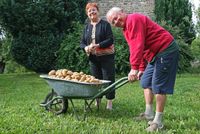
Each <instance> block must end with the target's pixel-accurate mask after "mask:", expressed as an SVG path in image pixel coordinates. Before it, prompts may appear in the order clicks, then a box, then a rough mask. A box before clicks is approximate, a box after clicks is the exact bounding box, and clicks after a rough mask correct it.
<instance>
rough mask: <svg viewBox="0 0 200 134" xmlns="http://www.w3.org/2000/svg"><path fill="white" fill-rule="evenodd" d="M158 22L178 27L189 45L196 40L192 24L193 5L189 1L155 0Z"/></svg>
mask: <svg viewBox="0 0 200 134" xmlns="http://www.w3.org/2000/svg"><path fill="white" fill-rule="evenodd" d="M155 16H156V21H158V22H161V21H163V20H164V21H166V22H167V25H171V26H172V27H175V26H177V27H178V28H179V29H180V33H179V34H180V35H181V38H182V39H184V41H185V42H186V43H188V44H191V42H192V40H194V39H195V31H194V24H193V22H192V4H191V3H190V2H189V0H155Z"/></svg>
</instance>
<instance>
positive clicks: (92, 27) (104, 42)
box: [80, 3, 115, 110]
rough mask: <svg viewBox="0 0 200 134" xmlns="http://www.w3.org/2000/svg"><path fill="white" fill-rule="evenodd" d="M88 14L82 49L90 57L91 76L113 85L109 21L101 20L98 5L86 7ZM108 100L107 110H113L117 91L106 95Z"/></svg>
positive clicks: (113, 62)
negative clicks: (113, 101)
mask: <svg viewBox="0 0 200 134" xmlns="http://www.w3.org/2000/svg"><path fill="white" fill-rule="evenodd" d="M86 14H87V16H88V19H89V22H88V23H87V24H86V26H85V28H84V31H83V36H82V39H81V43H80V47H81V48H82V49H83V50H84V51H85V52H86V54H87V55H88V59H89V64H90V71H91V74H92V75H93V76H95V77H96V78H98V79H104V80H110V81H111V84H112V83H113V82H114V81H115V61H114V45H113V34H112V29H111V26H110V24H109V23H108V22H107V21H105V20H102V19H100V17H99V7H98V6H97V4H96V3H88V4H87V5H86ZM106 98H107V100H108V101H107V107H106V108H107V109H109V110H112V100H113V99H114V98H115V89H113V90H112V91H111V92H109V93H108V94H106ZM97 100H99V101H100V99H97ZM97 105H99V102H98V101H97Z"/></svg>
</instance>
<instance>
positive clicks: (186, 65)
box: [160, 21, 194, 73]
mask: <svg viewBox="0 0 200 134" xmlns="http://www.w3.org/2000/svg"><path fill="white" fill-rule="evenodd" d="M160 25H161V26H163V27H164V28H165V29H166V30H168V31H169V32H170V33H171V34H172V35H173V36H174V38H175V40H176V41H177V43H178V45H179V48H180V49H179V52H180V59H179V64H178V72H179V73H183V72H188V71H189V70H190V68H191V64H190V63H191V61H192V60H193V59H194V57H193V55H192V52H191V49H190V46H189V45H188V44H187V43H185V42H184V40H183V39H182V35H181V34H182V32H181V30H180V28H179V27H177V26H174V27H173V26H171V25H168V24H167V23H166V21H161V22H160Z"/></svg>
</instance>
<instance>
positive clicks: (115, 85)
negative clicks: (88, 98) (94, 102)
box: [93, 77, 129, 98]
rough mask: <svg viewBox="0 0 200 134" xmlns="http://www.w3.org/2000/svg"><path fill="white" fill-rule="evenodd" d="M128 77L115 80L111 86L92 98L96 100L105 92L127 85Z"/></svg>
mask: <svg viewBox="0 0 200 134" xmlns="http://www.w3.org/2000/svg"><path fill="white" fill-rule="evenodd" d="M128 82H129V81H128V77H123V78H121V79H119V80H117V81H116V82H114V83H113V84H111V85H109V86H108V87H106V88H105V89H104V90H102V91H101V92H99V93H98V94H97V95H95V96H94V97H93V98H98V97H100V96H102V95H103V94H104V93H106V92H107V91H109V90H110V89H111V90H110V91H112V89H113V90H116V89H118V88H120V87H121V86H123V85H124V84H126V83H128Z"/></svg>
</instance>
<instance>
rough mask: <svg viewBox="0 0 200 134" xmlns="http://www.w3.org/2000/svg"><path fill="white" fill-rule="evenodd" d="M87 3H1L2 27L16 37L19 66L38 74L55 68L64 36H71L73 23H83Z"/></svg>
mask: <svg viewBox="0 0 200 134" xmlns="http://www.w3.org/2000/svg"><path fill="white" fill-rule="evenodd" d="M85 3H86V1H85V0H82V1H80V0H79V1H78V0H74V1H73V2H72V1H71V2H68V1H66V0H50V1H49V0H41V1H38V0H34V1H22V0H2V1H1V2H0V12H1V14H0V25H1V26H2V27H3V29H4V30H5V31H6V32H8V33H10V34H11V35H12V36H13V40H12V44H11V54H12V56H13V58H14V59H15V60H16V62H17V63H19V64H21V65H23V66H24V67H26V68H28V69H31V70H33V71H36V72H48V71H49V70H51V69H52V68H55V64H56V62H55V61H56V55H55V52H56V51H58V49H59V48H60V43H61V41H62V39H63V35H64V33H68V32H71V22H72V21H74V20H80V21H83V19H84V17H85V12H84V9H83V8H82V6H83V5H84V4H85ZM80 6H81V7H80Z"/></svg>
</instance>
